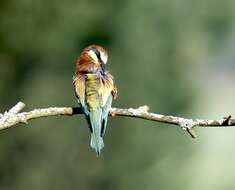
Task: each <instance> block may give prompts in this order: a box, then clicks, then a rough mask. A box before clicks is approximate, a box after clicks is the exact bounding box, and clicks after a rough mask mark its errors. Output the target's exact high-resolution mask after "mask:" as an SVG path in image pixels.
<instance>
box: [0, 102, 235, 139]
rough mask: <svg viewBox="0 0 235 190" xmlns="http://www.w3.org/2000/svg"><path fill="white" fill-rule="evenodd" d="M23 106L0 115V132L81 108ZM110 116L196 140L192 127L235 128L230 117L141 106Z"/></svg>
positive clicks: (19, 105)
mask: <svg viewBox="0 0 235 190" xmlns="http://www.w3.org/2000/svg"><path fill="white" fill-rule="evenodd" d="M24 107H25V104H24V103H22V102H19V103H17V104H16V105H15V106H14V107H12V108H11V109H10V110H9V111H8V112H5V113H4V114H0V130H4V129H8V128H10V127H13V126H15V125H17V124H19V123H25V124H27V123H28V121H29V120H31V119H36V118H40V117H49V116H59V115H67V116H72V115H75V114H82V113H83V112H82V109H81V108H77V107H76V108H72V107H51V108H44V109H34V110H32V111H29V112H22V113H19V112H20V111H21V110H22V109H23V108H24ZM110 115H111V116H113V117H114V116H124V117H136V118H141V119H145V120H151V121H157V122H160V123H167V124H172V125H177V126H180V127H181V128H182V129H183V130H185V131H187V132H188V133H189V134H190V135H191V137H193V138H196V133H195V132H194V131H193V128H194V127H196V126H197V127H230V126H235V119H234V118H232V117H231V116H228V117H225V118H223V119H219V120H203V119H186V118H182V117H175V116H169V115H161V114H156V113H151V112H149V108H148V106H141V107H139V108H136V109H133V108H128V109H121V108H112V109H111V111H110Z"/></svg>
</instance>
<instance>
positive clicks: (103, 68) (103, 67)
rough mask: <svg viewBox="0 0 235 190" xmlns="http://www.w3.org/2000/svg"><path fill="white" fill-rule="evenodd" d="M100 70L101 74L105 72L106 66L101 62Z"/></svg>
mask: <svg viewBox="0 0 235 190" xmlns="http://www.w3.org/2000/svg"><path fill="white" fill-rule="evenodd" d="M101 68H102V71H103V72H105V71H106V64H104V62H103V61H102V62H101Z"/></svg>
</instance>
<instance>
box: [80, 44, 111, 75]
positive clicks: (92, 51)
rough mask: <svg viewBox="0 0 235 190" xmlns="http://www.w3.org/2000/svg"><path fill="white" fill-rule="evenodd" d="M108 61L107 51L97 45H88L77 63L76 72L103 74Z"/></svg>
mask: <svg viewBox="0 0 235 190" xmlns="http://www.w3.org/2000/svg"><path fill="white" fill-rule="evenodd" d="M107 61H108V53H107V51H106V50H105V49H104V48H102V47H101V46H98V45H90V46H88V47H87V48H85V49H84V50H83V52H82V54H81V56H80V58H79V60H78V62H77V71H78V72H97V71H102V72H105V65H106V63H107Z"/></svg>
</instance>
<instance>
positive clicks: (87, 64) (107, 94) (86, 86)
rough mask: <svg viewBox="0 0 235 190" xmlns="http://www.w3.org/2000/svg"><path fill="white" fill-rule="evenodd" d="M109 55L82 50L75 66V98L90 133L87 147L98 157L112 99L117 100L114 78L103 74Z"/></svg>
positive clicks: (96, 48)
mask: <svg viewBox="0 0 235 190" xmlns="http://www.w3.org/2000/svg"><path fill="white" fill-rule="evenodd" d="M107 61H108V54H107V52H106V50H105V49H104V48H102V47H101V46H98V45H91V46H88V47H87V48H85V49H84V50H83V52H82V54H81V56H80V58H79V59H78V60H77V62H76V72H75V76H74V79H73V84H74V90H75V94H76V97H77V100H78V103H79V106H81V107H82V110H83V112H84V115H85V118H86V120H87V122H88V126H89V129H90V132H91V141H90V145H91V147H92V148H94V149H95V150H96V153H97V155H100V152H101V149H102V148H103V147H104V142H103V136H104V134H105V129H106V126H107V120H108V114H109V111H110V109H111V104H112V99H113V98H115V97H116V94H117V90H116V87H115V86H114V82H113V76H112V75H111V74H110V73H109V72H108V71H107V70H106V64H107Z"/></svg>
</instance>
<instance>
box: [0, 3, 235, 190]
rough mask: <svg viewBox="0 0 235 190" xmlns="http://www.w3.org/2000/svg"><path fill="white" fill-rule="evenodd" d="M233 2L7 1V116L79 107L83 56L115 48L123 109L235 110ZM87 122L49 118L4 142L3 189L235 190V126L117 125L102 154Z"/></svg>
mask: <svg viewBox="0 0 235 190" xmlns="http://www.w3.org/2000/svg"><path fill="white" fill-rule="evenodd" d="M234 8H235V1H232V0H224V1H220V0H197V1H194V0H180V1H173V0H172V1H171V0H135V1H131V0H126V1H125V0H119V1H115V0H103V1H93V0H67V1H56V0H50V1H48V0H1V1H0V112H4V111H6V110H7V109H9V108H10V107H11V106H13V105H14V104H15V103H17V102H18V101H23V102H25V103H26V104H27V107H26V109H25V110H31V109H33V108H37V107H49V106H76V100H75V97H74V92H73V87H72V76H73V74H74V69H75V60H76V59H77V57H78V56H79V54H80V53H81V51H82V49H83V48H84V47H86V46H87V45H90V44H100V45H102V46H104V47H106V49H108V51H109V70H110V71H111V72H112V74H113V75H114V76H115V82H116V84H117V86H118V89H119V97H118V99H117V100H116V101H115V102H114V106H116V107H123V108H128V107H138V106H141V105H149V106H150V107H151V111H153V112H157V113H162V114H171V115H178V116H184V117H188V118H190V117H191V118H205V119H206V118H222V117H224V116H227V115H229V114H234V113H235V109H234V107H235V101H234V97H235V90H234V81H235V75H234V72H235V64H234V60H235V54H234V49H235V11H234ZM85 126H86V124H85V122H84V118H83V117H82V116H74V117H54V118H52V117H50V118H44V119H37V120H33V121H31V122H30V123H29V124H28V125H27V127H26V126H25V125H21V126H20V127H15V128H11V129H9V130H6V131H3V132H1V133H0V189H1V190H12V189H14V190H25V189H33V190H41V189H44V190H51V189H57V190H62V189H83V190H89V189H97V190H99V189H100V190H101V189H102V190H105V189H113V190H116V189H122V190H129V189H146V190H151V189H161V190H164V189H166V190H169V189H174V190H183V189H187V190H188V189H190V190H197V189H202V190H203V189H205V190H212V189H213V190H216V189H227V190H230V189H231V190H232V189H234V188H235V181H234V175H235V166H234V159H235V151H234V147H235V138H234V135H235V128H223V129H216V128H209V129H208V128H200V129H199V128H198V129H197V133H198V135H199V138H198V139H197V140H192V139H191V138H190V137H189V135H187V134H186V133H185V132H184V131H182V130H180V129H179V128H177V127H172V126H170V125H164V124H160V123H155V122H151V121H143V120H139V119H132V118H123V117H115V118H110V120H109V126H108V129H107V132H106V136H105V148H104V150H103V152H102V155H101V157H99V158H97V157H96V155H95V152H94V151H93V150H92V149H91V148H90V147H89V141H90V135H89V131H88V129H87V128H86V127H85Z"/></svg>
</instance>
